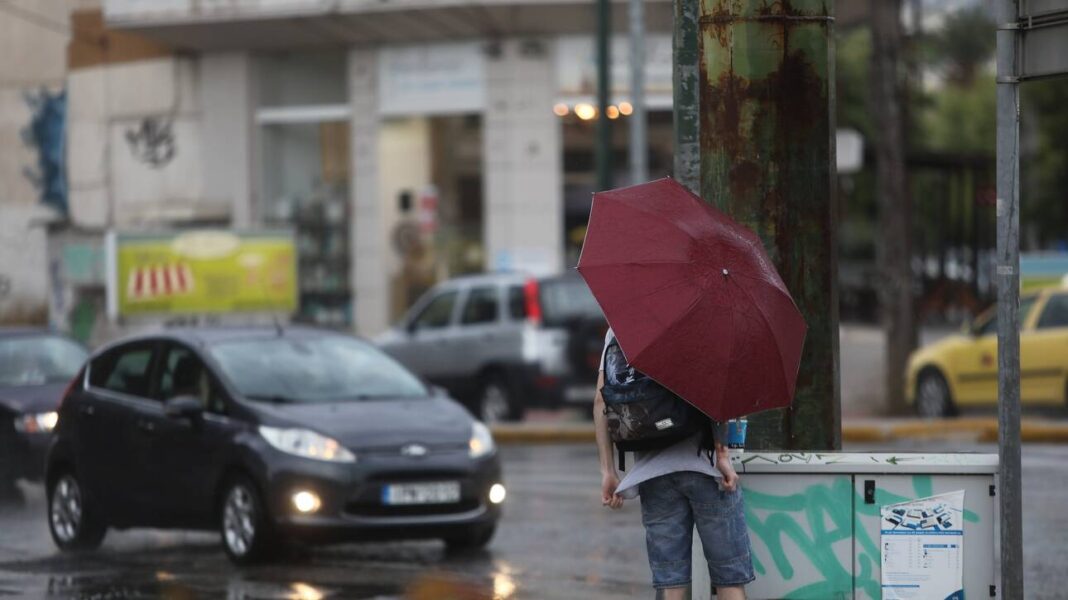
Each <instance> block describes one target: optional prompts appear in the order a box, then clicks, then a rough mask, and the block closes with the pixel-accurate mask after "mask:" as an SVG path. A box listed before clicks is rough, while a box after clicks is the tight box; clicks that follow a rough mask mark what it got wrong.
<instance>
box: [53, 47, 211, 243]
mask: <svg viewBox="0 0 1068 600" xmlns="http://www.w3.org/2000/svg"><path fill="white" fill-rule="evenodd" d="M68 81H69V89H70V102H69V112H70V117H69V118H70V123H69V136H68V156H69V174H70V182H71V190H72V193H71V218H72V221H73V223H74V224H76V225H79V226H83V227H93V228H99V227H106V226H108V225H114V226H117V227H135V226H148V227H152V226H159V225H161V224H166V223H169V222H181V221H194V220H195V221H220V222H225V221H227V220H228V219H229V218H230V215H231V202H230V201H229V200H228V199H221V198H220V199H214V198H207V197H206V195H205V193H204V183H203V180H204V178H203V162H202V161H203V160H204V154H203V152H202V149H203V146H202V140H201V131H202V128H203V125H204V120H203V115H202V111H201V108H202V98H201V95H200V78H199V63H198V61H197V59H195V58H182V57H168V58H155V59H151V60H143V61H137V62H130V63H124V64H118V65H108V66H94V67H89V68H85V69H78V70H76V71H72V72H71V74H70V76H69V78H68Z"/></svg>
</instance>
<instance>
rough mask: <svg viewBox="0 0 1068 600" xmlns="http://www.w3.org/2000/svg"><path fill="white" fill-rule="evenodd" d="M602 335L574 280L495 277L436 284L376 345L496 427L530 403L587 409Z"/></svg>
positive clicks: (595, 309) (585, 293)
mask: <svg viewBox="0 0 1068 600" xmlns="http://www.w3.org/2000/svg"><path fill="white" fill-rule="evenodd" d="M607 329H608V324H607V322H606V321H605V318H604V315H603V313H602V312H601V309H600V306H598V304H597V301H596V300H595V299H594V297H593V295H592V294H591V293H590V291H589V288H587V287H586V284H585V282H583V281H582V279H581V278H580V277H579V276H578V275H577V274H574V273H569V274H566V275H560V276H553V277H540V278H537V277H529V276H524V275H519V274H511V273H507V274H505V273H494V274H486V275H474V276H465V277H460V278H457V279H452V280H449V281H446V282H443V283H441V284H438V285H437V286H435V287H434V288H433V289H431V290H430V291H428V292H427V293H426V294H424V295H423V296H422V297H421V298H420V299H419V300H418V301H417V302H416V303H415V304H414V305H413V306H412V308H411V310H409V311H408V313H407V314H406V315H405V316H404V318H402V319H401V321H400V322H399V323H398V324H397V325H396V326H394V327H393V328H392V329H390V330H389V331H387V332H386V333H384V334H383V335H381V336H379V337H378V338H377V339H376V340H375V341H376V343H377V344H378V345H379V347H380V348H381V349H382V350H384V351H385V352H387V353H388V354H390V355H391V356H393V357H394V358H396V359H397V360H399V361H400V362H401V363H403V364H404V365H405V366H406V367H408V368H409V369H411V370H412V371H414V372H415V373H418V374H419V375H421V376H422V377H423V378H425V379H426V380H428V381H429V382H431V383H433V384H435V385H439V386H441V387H444V388H446V389H447V390H448V391H449V392H450V393H451V394H452V396H453V397H454V398H456V399H458V400H459V401H460V402H461V403H462V404H464V405H465V406H467V408H468V409H469V410H470V411H471V412H472V413H474V414H475V415H476V416H478V417H479V418H481V419H482V420H484V421H486V422H500V421H515V420H520V419H522V418H523V415H524V413H525V411H526V410H527V409H528V408H532V407H545V408H557V407H562V406H581V407H585V408H590V407H591V406H592V403H593V395H594V387H595V385H596V382H597V368H598V364H599V362H600V356H601V350H602V347H603V345H604V336H605V332H606V331H607ZM587 412H588V411H587Z"/></svg>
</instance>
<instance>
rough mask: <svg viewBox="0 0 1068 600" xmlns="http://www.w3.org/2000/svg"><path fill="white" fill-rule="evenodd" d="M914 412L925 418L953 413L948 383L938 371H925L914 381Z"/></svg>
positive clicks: (946, 415)
mask: <svg viewBox="0 0 1068 600" xmlns="http://www.w3.org/2000/svg"><path fill="white" fill-rule="evenodd" d="M916 414H918V415H919V416H921V417H927V418H936V417H948V416H951V415H953V414H954V408H953V398H952V397H950V394H949V384H948V383H946V378H945V377H943V376H942V374H941V373H939V372H938V371H934V370H928V371H925V372H923V373H922V374H921V375H920V379H919V381H917V382H916Z"/></svg>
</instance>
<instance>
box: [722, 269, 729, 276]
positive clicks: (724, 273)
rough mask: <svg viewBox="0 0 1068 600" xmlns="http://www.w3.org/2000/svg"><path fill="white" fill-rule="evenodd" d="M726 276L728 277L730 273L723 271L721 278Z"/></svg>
mask: <svg viewBox="0 0 1068 600" xmlns="http://www.w3.org/2000/svg"><path fill="white" fill-rule="evenodd" d="M727 275H730V273H729V272H727V269H723V276H724V277H726V276H727Z"/></svg>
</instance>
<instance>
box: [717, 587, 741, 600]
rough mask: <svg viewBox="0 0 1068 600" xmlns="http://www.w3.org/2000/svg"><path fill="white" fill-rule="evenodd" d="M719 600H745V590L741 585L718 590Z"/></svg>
mask: <svg viewBox="0 0 1068 600" xmlns="http://www.w3.org/2000/svg"><path fill="white" fill-rule="evenodd" d="M716 599H717V600H745V588H744V587H742V586H740V585H735V586H731V587H721V588H716Z"/></svg>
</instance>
